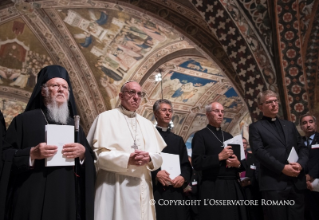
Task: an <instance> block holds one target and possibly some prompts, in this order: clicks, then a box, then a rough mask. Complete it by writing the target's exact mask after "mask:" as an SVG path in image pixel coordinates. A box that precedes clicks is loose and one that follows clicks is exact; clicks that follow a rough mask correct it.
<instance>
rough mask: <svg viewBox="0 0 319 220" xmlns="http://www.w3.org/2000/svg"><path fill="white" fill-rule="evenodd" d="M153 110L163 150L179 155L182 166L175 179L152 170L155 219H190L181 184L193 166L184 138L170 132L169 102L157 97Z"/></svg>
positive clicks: (189, 175)
mask: <svg viewBox="0 0 319 220" xmlns="http://www.w3.org/2000/svg"><path fill="white" fill-rule="evenodd" d="M153 112H154V115H155V118H156V121H157V130H158V132H159V133H160V134H161V136H162V137H163V139H164V141H165V142H166V144H167V147H165V148H164V150H163V151H162V152H163V153H169V154H175V155H178V156H179V161H180V168H181V174H180V175H179V176H177V177H176V178H174V179H171V178H170V176H169V173H168V172H167V171H166V170H161V169H158V170H156V171H153V172H152V181H153V193H154V199H155V201H156V203H155V204H156V207H155V208H156V219H157V220H169V219H174V220H179V219H180V220H188V219H190V212H189V210H188V206H187V204H185V202H184V203H183V202H182V201H183V200H185V199H186V197H185V195H184V194H183V186H184V184H185V185H187V182H189V181H190V177H191V174H192V167H191V165H190V162H189V161H188V155H187V150H186V146H185V143H184V141H183V138H182V137H180V136H178V135H176V134H174V133H172V132H171V131H170V128H169V123H170V121H171V119H172V114H173V107H172V103H171V102H170V101H168V100H166V99H160V100H157V101H156V102H155V104H154V106H153ZM159 200H160V201H159ZM164 200H166V201H176V202H178V201H181V204H177V203H176V205H174V203H172V204H170V205H161V203H163V201H164Z"/></svg>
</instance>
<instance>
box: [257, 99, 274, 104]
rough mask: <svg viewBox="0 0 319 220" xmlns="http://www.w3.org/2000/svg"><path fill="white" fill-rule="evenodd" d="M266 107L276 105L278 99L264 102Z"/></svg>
mask: <svg viewBox="0 0 319 220" xmlns="http://www.w3.org/2000/svg"><path fill="white" fill-rule="evenodd" d="M264 103H265V104H266V105H271V104H272V103H274V104H277V103H278V99H275V100H269V101H266V102H264ZM264 103H260V104H261V105H262V104H264Z"/></svg>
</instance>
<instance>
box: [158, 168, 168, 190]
mask: <svg viewBox="0 0 319 220" xmlns="http://www.w3.org/2000/svg"><path fill="white" fill-rule="evenodd" d="M156 178H157V180H158V181H159V182H160V183H161V184H162V185H163V186H166V185H171V183H172V180H171V178H169V173H168V172H167V171H166V170H161V171H158V173H157V175H156Z"/></svg>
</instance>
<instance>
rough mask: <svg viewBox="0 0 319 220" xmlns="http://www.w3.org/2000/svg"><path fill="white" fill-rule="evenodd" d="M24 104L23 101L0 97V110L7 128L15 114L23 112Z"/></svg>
mask: <svg viewBox="0 0 319 220" xmlns="http://www.w3.org/2000/svg"><path fill="white" fill-rule="evenodd" d="M26 106H27V104H26V103H24V102H20V101H16V100H11V99H8V98H0V108H1V109H0V110H1V112H2V114H3V116H4V120H5V123H6V127H7V128H8V127H9V125H10V123H11V121H12V120H13V118H14V117H15V116H17V115H18V114H20V113H22V112H24V110H25V107H26Z"/></svg>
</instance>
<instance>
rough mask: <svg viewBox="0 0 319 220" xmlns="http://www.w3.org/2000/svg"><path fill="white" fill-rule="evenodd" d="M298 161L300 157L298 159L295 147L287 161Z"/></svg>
mask: <svg viewBox="0 0 319 220" xmlns="http://www.w3.org/2000/svg"><path fill="white" fill-rule="evenodd" d="M298 159H299V157H298V154H297V151H296V149H295V147H292V148H291V151H290V154H289V157H288V159H287V161H288V163H296V162H297V161H298Z"/></svg>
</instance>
